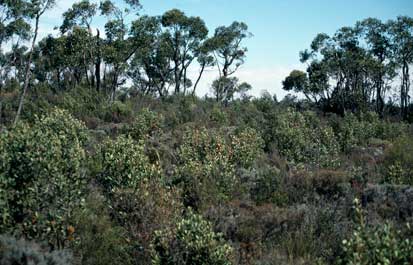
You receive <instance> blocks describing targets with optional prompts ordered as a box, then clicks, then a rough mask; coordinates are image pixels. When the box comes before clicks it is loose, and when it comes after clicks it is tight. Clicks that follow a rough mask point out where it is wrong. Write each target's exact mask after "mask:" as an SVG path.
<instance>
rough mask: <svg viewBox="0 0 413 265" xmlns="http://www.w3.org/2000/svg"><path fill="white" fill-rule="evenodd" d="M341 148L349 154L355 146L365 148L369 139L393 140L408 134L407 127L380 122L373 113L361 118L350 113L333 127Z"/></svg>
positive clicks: (364, 114) (362, 114)
mask: <svg viewBox="0 0 413 265" xmlns="http://www.w3.org/2000/svg"><path fill="white" fill-rule="evenodd" d="M333 127H334V128H335V133H336V135H337V137H338V141H339V143H340V147H341V149H342V150H343V151H345V152H349V151H350V150H351V149H352V148H353V147H355V146H365V145H366V144H367V143H368V140H369V139H372V138H377V139H382V140H393V139H395V138H397V137H399V136H400V135H403V134H404V133H405V132H406V126H405V125H404V124H401V123H394V122H393V123H392V122H388V121H385V120H380V119H379V117H378V115H377V114H376V113H373V112H367V113H361V114H360V115H359V117H357V116H356V115H354V114H352V113H349V114H346V116H345V117H344V118H343V119H342V120H341V119H340V120H337V121H336V124H334V125H333Z"/></svg>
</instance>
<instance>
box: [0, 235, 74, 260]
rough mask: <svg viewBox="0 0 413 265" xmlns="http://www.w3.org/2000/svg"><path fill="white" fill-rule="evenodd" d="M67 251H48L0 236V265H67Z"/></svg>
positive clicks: (70, 258)
mask: <svg viewBox="0 0 413 265" xmlns="http://www.w3.org/2000/svg"><path fill="white" fill-rule="evenodd" d="M69 264H72V255H71V253H70V252H68V251H62V250H55V251H50V250H49V249H48V248H47V247H45V246H42V245H39V244H36V243H34V242H29V241H26V240H23V239H19V240H16V239H15V238H14V237H10V236H5V235H2V236H0V265H69Z"/></svg>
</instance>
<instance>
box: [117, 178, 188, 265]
mask: <svg viewBox="0 0 413 265" xmlns="http://www.w3.org/2000/svg"><path fill="white" fill-rule="evenodd" d="M110 203H111V216H113V219H114V220H115V221H116V222H117V224H119V225H121V226H122V227H123V228H124V229H126V231H127V235H125V239H126V240H127V241H128V242H131V253H132V255H133V258H134V260H135V262H134V264H150V261H151V257H150V246H149V244H150V242H151V241H152V239H153V237H154V232H155V231H156V230H170V229H172V228H173V226H174V225H175V224H176V222H177V221H178V220H180V218H181V214H182V212H183V205H182V202H181V200H180V194H179V191H178V190H176V189H174V188H168V187H165V186H164V185H162V184H161V183H159V181H156V180H155V181H148V182H142V183H140V185H139V187H138V189H137V190H136V191H134V190H130V189H123V190H117V191H116V192H115V193H114V194H113V197H112V199H111V202H110Z"/></svg>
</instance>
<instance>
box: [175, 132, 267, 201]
mask: <svg viewBox="0 0 413 265" xmlns="http://www.w3.org/2000/svg"><path fill="white" fill-rule="evenodd" d="M261 145H262V140H261V138H260V137H259V136H258V135H257V133H256V132H255V130H253V129H245V130H242V131H240V132H237V133H234V134H233V135H232V136H230V137H226V136H225V134H224V133H223V131H218V130H210V131H208V130H206V129H201V130H197V129H196V130H188V131H186V133H185V136H184V139H183V143H182V145H181V146H180V148H179V151H178V166H177V171H178V174H179V178H178V179H177V180H176V181H177V182H181V183H183V185H184V192H185V194H184V195H185V196H186V197H185V201H186V204H187V205H189V206H191V207H195V208H197V207H199V206H200V205H202V204H203V203H204V202H207V201H209V202H211V201H212V202H213V201H217V200H218V201H219V200H225V199H227V198H229V197H230V196H231V195H232V194H233V191H234V189H235V187H237V185H238V184H239V181H240V179H239V178H238V177H237V174H236V170H237V169H239V168H251V167H252V165H253V162H254V161H255V159H256V157H257V156H258V155H259V154H260V153H261Z"/></svg>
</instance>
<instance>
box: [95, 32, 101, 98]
mask: <svg viewBox="0 0 413 265" xmlns="http://www.w3.org/2000/svg"><path fill="white" fill-rule="evenodd" d="M96 38H97V58H96V64H95V77H96V91H97V92H99V91H100V64H101V61H102V59H101V54H100V32H99V30H97V36H96Z"/></svg>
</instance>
